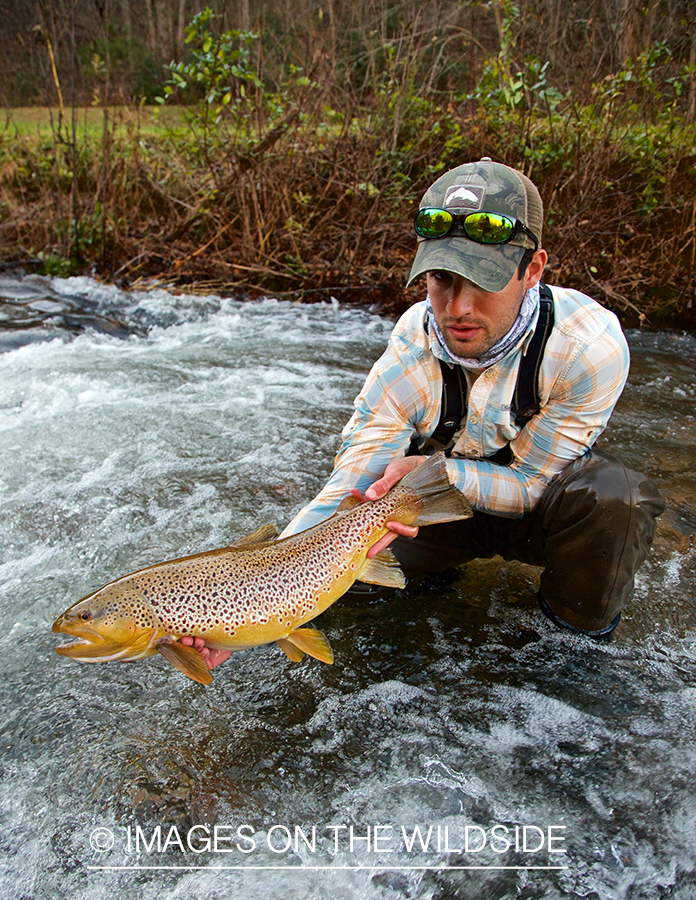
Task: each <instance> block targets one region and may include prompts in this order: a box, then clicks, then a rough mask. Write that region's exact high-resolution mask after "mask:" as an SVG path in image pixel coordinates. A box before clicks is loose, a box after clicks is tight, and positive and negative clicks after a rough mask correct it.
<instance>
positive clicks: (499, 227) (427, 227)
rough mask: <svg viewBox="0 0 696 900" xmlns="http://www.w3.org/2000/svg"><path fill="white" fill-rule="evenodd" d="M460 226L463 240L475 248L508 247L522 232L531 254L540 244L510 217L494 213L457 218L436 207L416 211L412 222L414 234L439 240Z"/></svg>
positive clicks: (530, 232)
mask: <svg viewBox="0 0 696 900" xmlns="http://www.w3.org/2000/svg"><path fill="white" fill-rule="evenodd" d="M455 222H459V223H460V224H461V227H462V228H463V229H464V232H465V233H466V236H467V237H468V238H470V239H471V240H472V241H476V243H477V244H508V243H509V242H510V241H512V240H514V239H515V238H516V237H517V235H518V234H519V233H520V232H522V233H523V234H526V235H527V236H528V237H530V238H531V239H532V240H533V241H534V252H535V253H536V251H537V250H538V249H539V241H538V240H537V237H536V235H535V234H534V232H532V231H530V230H529V228H527V226H526V225H524V224H523V223H522V222H520V220H519V219H515V218H514V217H513V216H506V215H503V214H502V213H496V212H472V213H464V214H457V213H451V212H449V211H448V210H446V209H439V208H438V207H435V206H424V207H423V208H422V209H419V210H418V212H417V213H416V216H415V218H414V220H413V227H414V228H415V229H416V234H417V235H419V236H420V237H424V238H441V237H444V236H445V235H446V234H449V232H450V231H451V230H452V227H453V225H454V223H455Z"/></svg>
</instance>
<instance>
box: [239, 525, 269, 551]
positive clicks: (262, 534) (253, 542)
mask: <svg viewBox="0 0 696 900" xmlns="http://www.w3.org/2000/svg"><path fill="white" fill-rule="evenodd" d="M277 537H278V529H277V528H276V527H275V525H262V526H261V527H260V528H257V529H256V531H252V532H251V534H248V535H247V536H246V537H242V538H239V540H237V541H235V542H234V543H232V544H230V545H229V547H227V548H226V549H227V550H252V549H253V550H258V549H260V548H261V547H270V545H271V544H274V543H275V541H276V538H277Z"/></svg>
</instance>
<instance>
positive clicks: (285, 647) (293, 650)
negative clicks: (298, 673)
mask: <svg viewBox="0 0 696 900" xmlns="http://www.w3.org/2000/svg"><path fill="white" fill-rule="evenodd" d="M276 644H277V645H278V646H279V647H280V649H281V650H282V651H283V653H284V654H285V655H286V656H287V658H288V659H291V660H292V661H293V662H300V661H301V660H302V659H303V657H304V653H303V652H302V651H301V650H300V649H299V648H298V647H296V646H295V645H294V644H292V643H290V641H289V640H287V639H286V638H280V640H278V641H276Z"/></svg>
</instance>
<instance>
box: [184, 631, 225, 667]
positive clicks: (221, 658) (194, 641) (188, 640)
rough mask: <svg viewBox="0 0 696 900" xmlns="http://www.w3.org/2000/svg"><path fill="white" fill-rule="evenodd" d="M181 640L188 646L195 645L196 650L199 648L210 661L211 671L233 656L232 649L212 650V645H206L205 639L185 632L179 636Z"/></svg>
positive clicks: (205, 658)
mask: <svg viewBox="0 0 696 900" xmlns="http://www.w3.org/2000/svg"><path fill="white" fill-rule="evenodd" d="M179 640H180V641H181V643H182V644H184V645H185V646H186V647H193V649H194V650H198V652H199V653H200V654H201V656H202V657H203V659H204V660H205V661H206V662H207V663H208V668H209V669H210V670H211V671H212V669H214V668H215V667H216V666H219V665H220V663H223V662H225V660H226V659H229V658H230V656H232V651H231V650H211V649H210V647H206V646H205V641H204V640H203V638H200V637H191V635H189V634H185V635H184V636H183V637H182V638H179Z"/></svg>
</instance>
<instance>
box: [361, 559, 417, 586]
mask: <svg viewBox="0 0 696 900" xmlns="http://www.w3.org/2000/svg"><path fill="white" fill-rule="evenodd" d="M360 581H366V582H367V583H368V584H382V585H384V586H385V587H393V588H403V587H406V579H405V578H404V573H403V572H402V571H401V568H400V567H399V562H398V560H397V558H396V557H395V556H394V554H393V553H392V552H391V550H382V552H381V553H378V554H377V556H375V557H373V558H372V559H368V561H367V565H366V566H365V568H364V569H363V570H362V572H361V573H360Z"/></svg>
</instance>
